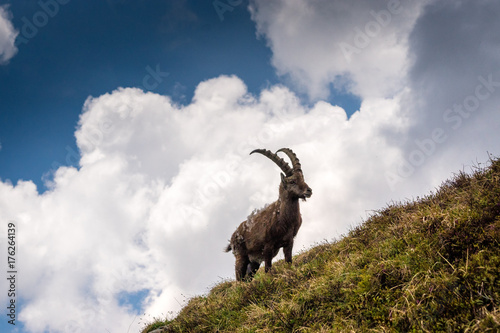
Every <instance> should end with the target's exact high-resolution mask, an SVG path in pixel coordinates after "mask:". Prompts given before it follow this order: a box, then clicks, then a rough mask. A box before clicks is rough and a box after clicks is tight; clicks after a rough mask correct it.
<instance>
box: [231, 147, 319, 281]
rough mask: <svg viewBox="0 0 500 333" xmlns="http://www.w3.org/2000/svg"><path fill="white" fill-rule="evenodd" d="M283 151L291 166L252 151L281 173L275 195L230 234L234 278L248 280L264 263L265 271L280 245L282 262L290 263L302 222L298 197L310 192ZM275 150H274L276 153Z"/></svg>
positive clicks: (273, 156)
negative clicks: (270, 161) (269, 160)
mask: <svg viewBox="0 0 500 333" xmlns="http://www.w3.org/2000/svg"><path fill="white" fill-rule="evenodd" d="M280 151H282V152H284V153H285V154H287V155H288V157H289V158H290V160H291V161H292V165H293V168H290V166H289V165H288V164H287V163H286V162H285V161H284V160H283V159H282V158H280V157H279V156H278V155H277V154H274V153H272V152H271V151H269V150H265V149H256V150H254V151H252V152H251V153H250V154H252V153H255V152H256V153H261V154H263V155H264V156H266V157H268V158H269V159H271V160H272V161H273V162H275V163H276V164H277V165H278V166H279V167H280V168H281V169H282V170H283V172H284V173H285V174H281V184H280V187H279V198H278V200H277V201H275V202H273V203H272V204H270V205H268V206H266V207H264V208H263V209H261V210H258V211H254V212H252V214H250V216H248V218H247V220H246V221H243V222H242V223H241V224H240V226H239V227H238V228H237V229H236V231H235V232H234V233H233V235H232V237H231V240H230V243H229V245H228V246H227V248H226V252H229V251H231V250H232V251H233V254H234V256H235V257H236V265H235V270H236V279H237V280H238V281H242V280H248V281H250V280H251V279H252V278H253V276H254V274H255V272H257V270H258V269H259V267H260V264H261V262H262V261H264V262H265V270H266V272H268V271H269V270H270V269H271V266H272V259H273V258H274V257H275V256H276V255H277V254H278V251H279V249H280V248H283V253H284V254H285V261H286V262H288V263H291V262H292V247H293V239H294V237H295V236H296V235H297V232H298V231H299V228H300V225H301V224H302V217H301V216H300V207H299V199H304V200H305V199H306V198H309V197H310V196H311V195H312V190H311V188H310V187H309V186H308V185H307V184H306V182H305V181H304V175H303V174H302V169H301V166H300V162H299V159H298V158H297V156H296V155H295V154H294V153H293V151H292V150H290V149H288V148H282V149H280V150H278V152H280ZM276 153H277V152H276Z"/></svg>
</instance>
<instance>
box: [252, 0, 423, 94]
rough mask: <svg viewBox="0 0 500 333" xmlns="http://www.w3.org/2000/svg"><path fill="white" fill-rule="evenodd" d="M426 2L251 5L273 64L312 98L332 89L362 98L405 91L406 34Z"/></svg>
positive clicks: (320, 0) (258, 1)
mask: <svg viewBox="0 0 500 333" xmlns="http://www.w3.org/2000/svg"><path fill="white" fill-rule="evenodd" d="M425 3H426V1H399V0H390V1H386V0H377V1H373V0H363V1H342V0H335V1H331V0H316V1H312V2H311V1H306V0H297V1H286V0H279V1H265V0H254V1H252V3H251V5H250V10H251V13H252V18H253V20H254V21H255V22H256V25H257V31H258V33H259V34H261V35H262V36H264V37H265V39H266V41H267V42H268V45H269V47H270V48H271V49H272V51H273V58H272V64H273V65H274V67H276V69H277V71H278V73H279V74H281V75H288V76H290V77H291V81H292V82H293V83H294V84H295V85H296V86H297V88H299V89H301V90H302V91H304V92H307V93H308V94H309V96H310V97H311V98H312V99H317V98H326V97H328V95H329V92H330V88H329V87H330V85H333V86H334V87H335V88H336V89H344V90H346V91H348V92H350V93H353V94H355V95H358V96H360V97H362V98H370V97H390V96H392V95H394V94H395V93H396V92H398V91H400V90H401V84H402V81H403V80H404V73H405V71H406V69H407V67H408V62H407V57H406V54H407V49H408V41H407V39H408V34H409V32H410V31H411V29H412V27H413V24H414V22H415V20H416V19H417V17H418V14H419V12H420V9H421V7H422V6H423V5H424V4H425Z"/></svg>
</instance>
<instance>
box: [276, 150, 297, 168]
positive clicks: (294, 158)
mask: <svg viewBox="0 0 500 333" xmlns="http://www.w3.org/2000/svg"><path fill="white" fill-rule="evenodd" d="M280 151H281V152H284V153H285V154H287V156H288V157H289V158H290V160H291V161H292V165H293V171H294V172H295V171H300V172H302V167H301V165H300V161H299V158H298V157H297V155H295V153H294V152H293V151H292V150H291V149H290V148H281V149H280V150H278V151H277V152H276V154H278V153H279V152H280Z"/></svg>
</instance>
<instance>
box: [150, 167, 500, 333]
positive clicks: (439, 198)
mask: <svg viewBox="0 0 500 333" xmlns="http://www.w3.org/2000/svg"><path fill="white" fill-rule="evenodd" d="M499 213H500V160H493V161H492V162H491V166H490V167H488V168H487V169H484V170H476V171H475V172H474V173H473V174H465V173H463V172H461V173H459V174H457V175H455V176H454V178H453V179H452V180H450V181H447V182H445V183H444V184H443V185H442V186H441V188H440V189H439V190H437V193H435V194H432V195H429V196H427V197H425V198H421V199H418V200H416V201H414V202H409V203H405V204H392V205H390V206H389V207H388V208H386V209H384V210H382V211H380V212H377V213H376V214H374V216H372V217H371V218H369V219H368V220H367V221H366V222H365V223H363V224H362V225H361V226H359V227H357V228H356V229H354V230H352V231H351V232H350V233H349V234H348V235H347V236H346V237H344V238H343V239H341V240H339V241H336V242H334V243H332V244H322V245H319V246H317V247H314V248H312V249H311V250H309V251H307V252H305V253H302V254H299V255H297V256H296V257H295V258H294V263H293V265H292V266H291V267H290V266H288V265H286V264H285V263H284V262H282V261H281V262H277V263H276V264H275V265H274V266H273V267H274V271H273V272H272V274H264V273H263V272H262V270H260V271H259V273H258V274H257V276H256V278H255V279H254V281H252V282H251V283H240V282H235V281H227V282H223V283H221V284H219V285H217V286H215V287H214V288H213V289H212V290H211V291H210V293H209V294H208V295H205V296H199V297H195V298H193V299H191V300H190V301H189V303H188V304H187V305H186V306H185V307H184V309H183V310H182V311H181V312H180V313H179V315H178V316H177V317H176V318H174V319H173V320H170V321H168V320H167V321H165V322H161V321H157V322H155V323H152V324H150V325H149V326H148V327H146V328H144V330H143V332H144V333H146V332H149V331H151V330H153V329H154V328H157V327H160V326H163V325H166V326H167V328H168V329H167V330H166V331H167V332H273V331H276V330H278V331H288V332H294V331H296V332H299V331H300V332H330V331H332V332H349V331H353V332H361V331H372V332H425V331H430V332H439V331H442V332H460V331H462V332H463V331H466V332H500V215H499Z"/></svg>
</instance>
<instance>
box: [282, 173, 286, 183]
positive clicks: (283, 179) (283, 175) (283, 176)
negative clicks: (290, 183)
mask: <svg viewBox="0 0 500 333" xmlns="http://www.w3.org/2000/svg"><path fill="white" fill-rule="evenodd" d="M285 178H286V177H285V174H283V173H281V181H282V182H285Z"/></svg>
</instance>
